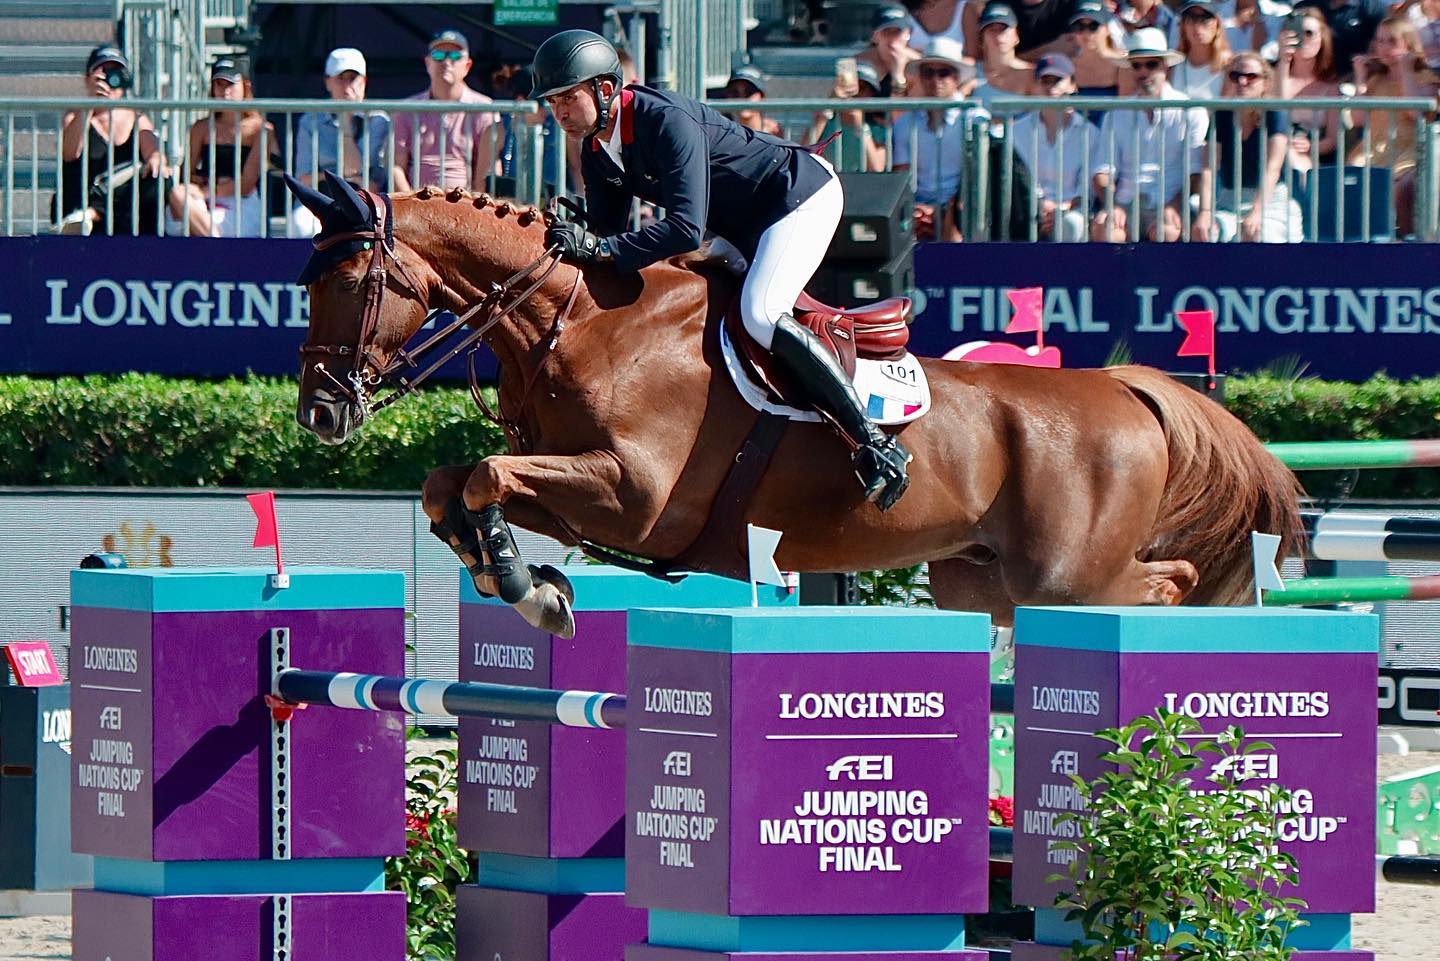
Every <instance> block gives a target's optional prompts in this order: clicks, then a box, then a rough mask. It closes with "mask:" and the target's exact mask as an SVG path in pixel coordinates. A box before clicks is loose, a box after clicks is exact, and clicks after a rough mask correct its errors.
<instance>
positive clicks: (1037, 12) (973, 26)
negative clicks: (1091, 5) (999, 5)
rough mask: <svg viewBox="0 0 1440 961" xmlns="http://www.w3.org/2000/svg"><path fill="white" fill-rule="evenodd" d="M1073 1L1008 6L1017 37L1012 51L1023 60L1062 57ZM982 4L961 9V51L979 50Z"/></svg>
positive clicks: (1019, 1) (1034, 0) (1027, 0)
mask: <svg viewBox="0 0 1440 961" xmlns="http://www.w3.org/2000/svg"><path fill="white" fill-rule="evenodd" d="M1073 6H1074V2H1073V0H1016V2H1014V3H1013V4H1012V5H1011V12H1012V13H1013V14H1014V16H1015V30H1016V34H1017V40H1016V49H1017V50H1019V51H1020V56H1021V57H1023V58H1025V59H1026V60H1031V61H1033V60H1035V58H1037V57H1039V56H1042V55H1044V54H1047V53H1065V52H1066V51H1067V50H1068V49H1069V40H1068V39H1067V38H1066V36H1065V35H1066V34H1067V33H1069V31H1070V13H1071V10H1072V8H1073ZM988 7H989V4H988V3H986V4H984V6H983V7H982V6H981V5H980V4H979V3H971V4H970V5H969V6H967V7H966V8H965V14H964V17H963V18H962V22H963V24H964V29H965V48H966V49H967V50H979V49H980V33H981V31H982V30H983V29H984V24H983V23H982V21H983V20H984V19H985V9H986V8H988Z"/></svg>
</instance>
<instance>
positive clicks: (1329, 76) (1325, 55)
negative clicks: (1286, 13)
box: [1278, 7, 1340, 175]
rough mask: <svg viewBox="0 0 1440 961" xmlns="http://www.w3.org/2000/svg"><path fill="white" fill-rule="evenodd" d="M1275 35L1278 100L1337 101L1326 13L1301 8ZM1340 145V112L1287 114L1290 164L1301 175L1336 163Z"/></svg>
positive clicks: (1337, 83) (1337, 85)
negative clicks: (1278, 62) (1276, 37)
mask: <svg viewBox="0 0 1440 961" xmlns="http://www.w3.org/2000/svg"><path fill="white" fill-rule="evenodd" d="M1297 13H1298V14H1299V15H1298V16H1297V17H1295V18H1294V19H1293V20H1289V21H1287V23H1286V28H1285V29H1283V30H1281V31H1280V37H1279V44H1278V48H1279V52H1280V64H1279V74H1278V88H1279V96H1281V97H1284V98H1285V99H1287V100H1291V99H1294V98H1296V97H1338V96H1339V95H1340V76H1339V74H1338V73H1337V72H1336V70H1335V41H1334V38H1333V37H1332V36H1331V33H1330V24H1329V23H1327V22H1326V20H1325V14H1324V13H1323V12H1322V11H1321V10H1319V9H1318V8H1316V7H1303V8H1301V9H1300V10H1299V11H1297ZM1339 142H1340V111H1338V110H1312V109H1309V108H1306V109H1298V108H1297V109H1294V110H1291V111H1290V166H1291V169H1292V170H1294V171H1296V172H1297V173H1299V174H1301V175H1304V174H1307V173H1308V172H1309V171H1310V170H1313V169H1315V168H1316V167H1318V166H1324V165H1326V164H1332V163H1334V161H1335V148H1336V146H1337V145H1338V144H1339Z"/></svg>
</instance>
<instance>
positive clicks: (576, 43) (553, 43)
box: [530, 30, 621, 133]
mask: <svg viewBox="0 0 1440 961" xmlns="http://www.w3.org/2000/svg"><path fill="white" fill-rule="evenodd" d="M530 76H531V78H532V79H533V80H534V83H535V87H534V89H533V90H531V92H530V99H532V100H544V99H545V98H546V97H550V96H554V95H555V94H557V93H560V92H562V91H565V90H569V89H570V88H571V87H575V86H578V85H580V84H582V83H585V82H586V81H587V80H588V81H589V82H590V83H591V84H592V85H593V87H594V90H595V103H596V104H597V105H598V106H599V108H600V115H599V118H598V119H597V120H596V121H595V129H594V130H592V131H590V132H591V133H595V132H596V131H599V130H604V129H605V125H606V124H608V123H609V122H610V107H611V105H612V103H613V101H614V95H613V94H612V95H611V96H609V97H606V96H604V95H603V94H602V93H601V92H600V81H601V80H604V79H606V78H607V77H608V78H609V79H611V80H613V81H615V88H616V89H617V90H618V89H619V88H620V83H621V75H620V56H619V55H618V54H617V53H616V52H615V48H614V47H613V46H611V44H610V41H609V40H606V39H605V38H604V37H602V36H600V34H598V33H592V32H590V31H589V30H565V31H562V32H560V33H557V34H555V36H553V37H551V38H550V39H549V40H546V41H545V42H544V43H542V44H540V48H539V49H538V50H536V51H535V59H534V61H532V62H531V64H530Z"/></svg>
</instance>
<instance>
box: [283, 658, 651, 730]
mask: <svg viewBox="0 0 1440 961" xmlns="http://www.w3.org/2000/svg"><path fill="white" fill-rule="evenodd" d="M273 693H274V695H275V697H277V698H278V699H280V700H281V701H284V702H285V703H286V704H295V705H299V704H319V705H323V706H325V707H339V708H346V709H349V710H352V711H404V712H406V713H407V714H443V715H446V716H449V717H488V718H495V719H497V720H503V721H540V722H542V723H546V724H562V725H564V726H565V727H586V728H623V727H624V726H625V695H623V694H603V693H600V692H598V691H552V690H546V689H545V688H538V687H513V686H511V685H508V684H479V683H475V682H466V681H429V680H425V679H423V678H411V677H385V676H383V675H379V674H349V673H346V672H343V671H342V672H336V671H302V670H298V669H295V668H291V669H288V670H284V671H281V672H279V673H278V674H277V675H276V677H275V690H274V692H273Z"/></svg>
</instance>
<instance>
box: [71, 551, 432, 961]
mask: <svg viewBox="0 0 1440 961" xmlns="http://www.w3.org/2000/svg"><path fill="white" fill-rule="evenodd" d="M269 573H270V572H269V571H268V570H264V569H258V568H257V569H239V570H223V571H216V570H197V569H173V568H166V569H135V570H118V571H116V570H82V571H76V572H74V573H73V574H72V575H71V582H70V583H71V617H72V620H71V640H72V645H73V651H74V653H73V656H72V659H71V680H72V685H73V686H72V710H73V714H72V723H73V734H72V736H73V744H74V761H73V765H72V773H71V834H72V838H73V844H74V847H75V850H76V851H79V852H83V853H88V854H93V855H95V887H94V889H93V890H77V891H76V892H75V896H74V902H75V903H74V928H75V932H74V945H73V952H74V953H73V956H74V958H75V961H104V959H107V958H110V959H114V961H120V959H126V961H131V959H138V961H161V959H165V961H168V959H172V958H198V957H204V958H207V959H211V961H251V959H253V958H256V957H260V956H264V957H276V958H281V957H294V958H296V959H300V958H303V959H305V961H352V959H354V958H355V957H357V956H367V957H386V958H399V957H403V955H404V951H405V900H404V896H403V895H401V894H399V893H398V892H394V893H392V892H386V891H384V890H383V881H384V861H383V859H384V857H385V856H387V855H392V854H399V853H401V852H403V851H404V848H405V835H404V822H403V819H402V818H401V817H400V816H399V812H400V811H401V810H402V809H403V803H404V787H405V776H404V763H405V733H404V719H403V718H402V717H401V716H399V715H385V714H360V713H356V712H351V711H306V712H303V713H302V714H301V715H300V716H299V718H297V720H296V721H294V722H292V723H291V724H289V725H288V729H287V730H285V731H284V732H283V735H284V736H283V739H282V743H283V751H282V752H279V753H278V754H277V751H276V750H275V749H274V747H273V745H272V732H274V730H275V725H274V722H273V721H272V720H271V717H270V713H269V711H268V710H267V709H266V707H265V704H264V700H263V698H264V696H265V695H266V694H268V693H270V686H271V679H270V672H269V670H268V668H269V665H270V659H271V655H270V650H271V645H272V637H273V636H274V635H275V633H276V632H277V631H283V632H285V636H287V637H288V639H289V644H288V646H289V649H290V656H291V657H293V658H294V659H295V661H296V662H297V663H302V664H307V665H325V666H332V665H333V666H342V665H343V666H345V667H346V668H348V669H351V670H356V671H364V672H374V673H377V674H389V673H399V672H400V671H402V670H403V669H404V639H405V581H404V577H403V576H402V575H400V574H396V573H385V572H377V571H360V570H341V569H335V568H295V569H293V570H292V571H291V575H290V578H291V582H290V583H291V586H290V587H289V588H288V589H285V590H279V591H277V590H273V589H271V588H270V586H269ZM277 758H279V759H280V760H277ZM281 760H283V762H285V763H287V764H288V778H287V780H286V783H285V784H284V790H285V800H286V805H285V809H284V810H285V812H286V814H287V815H288V819H283V820H282V819H281V817H280V816H279V815H278V814H277V808H276V805H275V803H274V802H275V790H276V789H275V785H274V783H273V780H274V779H273V772H274V771H275V770H276V769H277V764H279V763H280V761H281ZM357 798H361V799H363V802H362V803H357ZM277 834H280V835H283V842H284V843H283V845H281V846H282V847H283V855H282V856H279V857H277V843H276V837H277Z"/></svg>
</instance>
